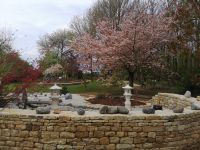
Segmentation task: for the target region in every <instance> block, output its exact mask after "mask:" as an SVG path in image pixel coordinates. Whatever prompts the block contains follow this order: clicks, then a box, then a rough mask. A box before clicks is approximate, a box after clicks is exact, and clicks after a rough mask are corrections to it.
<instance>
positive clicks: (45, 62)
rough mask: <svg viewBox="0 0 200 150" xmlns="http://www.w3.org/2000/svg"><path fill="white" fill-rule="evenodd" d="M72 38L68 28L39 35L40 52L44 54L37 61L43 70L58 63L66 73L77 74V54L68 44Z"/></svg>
mask: <svg viewBox="0 0 200 150" xmlns="http://www.w3.org/2000/svg"><path fill="white" fill-rule="evenodd" d="M73 38H74V35H73V33H72V32H70V31H68V30H57V31H55V32H53V33H51V34H45V35H44V36H43V37H41V38H40V40H39V41H38V47H39V49H40V53H41V54H43V55H44V56H43V58H42V59H41V60H40V61H39V64H40V67H41V69H43V70H45V69H47V68H49V67H51V66H52V65H55V64H57V63H59V64H61V65H62V66H63V68H64V72H65V74H66V75H69V76H71V75H74V74H77V72H78V64H77V61H76V58H77V54H75V53H74V51H73V49H71V48H70V46H69V45H70V43H71V42H72V40H73Z"/></svg>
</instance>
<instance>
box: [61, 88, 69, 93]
mask: <svg viewBox="0 0 200 150" xmlns="http://www.w3.org/2000/svg"><path fill="white" fill-rule="evenodd" d="M67 93H69V90H68V88H67V86H64V87H63V88H62V90H61V94H67Z"/></svg>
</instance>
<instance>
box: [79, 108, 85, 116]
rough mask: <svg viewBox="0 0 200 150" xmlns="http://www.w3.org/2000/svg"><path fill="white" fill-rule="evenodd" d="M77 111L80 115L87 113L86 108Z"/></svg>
mask: <svg viewBox="0 0 200 150" xmlns="http://www.w3.org/2000/svg"><path fill="white" fill-rule="evenodd" d="M77 113H78V115H84V114H85V110H84V109H78V110H77Z"/></svg>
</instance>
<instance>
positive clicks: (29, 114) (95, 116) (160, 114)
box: [0, 108, 200, 120]
mask: <svg viewBox="0 0 200 150" xmlns="http://www.w3.org/2000/svg"><path fill="white" fill-rule="evenodd" d="M195 114H199V115H200V110H191V109H189V108H185V110H184V113H181V114H175V113H173V112H172V110H169V109H164V110H163V111H159V110H158V111H156V113H155V114H144V113H142V111H131V112H130V113H129V114H128V115H122V114H115V115H109V114H106V115H104V114H99V112H98V111H96V112H92V113H91V112H87V111H86V114H85V115H84V116H79V115H77V113H76V112H71V111H62V112H61V114H53V112H51V113H50V114H45V115H40V114H36V112H35V110H22V109H7V108H6V109H3V110H1V109H0V117H5V118H7V117H8V118H28V119H40V118H44V119H50V120H52V119H57V118H65V119H66V118H68V120H110V119H111V120H123V119H125V120H160V119H168V118H171V117H180V118H182V117H183V118H184V117H186V118H187V117H192V116H193V115H195Z"/></svg>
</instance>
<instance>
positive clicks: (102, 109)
mask: <svg viewBox="0 0 200 150" xmlns="http://www.w3.org/2000/svg"><path fill="white" fill-rule="evenodd" d="M99 113H100V114H107V113H108V106H102V107H101V108H100V110H99Z"/></svg>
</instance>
